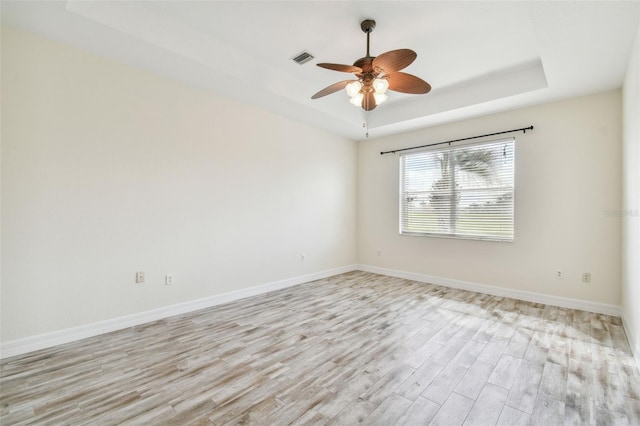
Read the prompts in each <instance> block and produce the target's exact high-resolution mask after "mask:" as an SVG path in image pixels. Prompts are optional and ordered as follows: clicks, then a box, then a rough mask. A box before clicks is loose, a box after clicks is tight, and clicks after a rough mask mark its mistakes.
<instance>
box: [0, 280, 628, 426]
mask: <svg viewBox="0 0 640 426" xmlns="http://www.w3.org/2000/svg"><path fill="white" fill-rule="evenodd" d="M464 422H467V424H498V425H509V426H514V425H516V426H517V425H521V424H523V425H524V424H535V425H538V424H562V423H563V422H564V423H565V424H640V372H639V371H638V368H637V365H636V364H635V360H634V359H633V356H632V354H631V350H630V348H629V345H628V342H627V340H626V336H625V335H624V329H623V328H622V322H621V320H620V318H617V317H611V316H606V315H600V314H593V313H589V312H584V311H577V310H571V309H566V308H558V307H553V306H547V305H542V304H536V303H530V302H523V301H518V300H514V299H508V298H504V297H497V296H491V295H487V294H479V293H472V292H468V291H464V290H459V289H452V288H446V287H439V286H435V285H430V284H424V283H419V282H415V281H410V280H405V279H399V278H393V277H388V276H382V275H376V274H372V273H367V272H361V271H357V272H350V273H346V274H341V275H337V276H334V277H329V278H326V279H322V280H318V281H314V282H309V283H305V284H301V285H298V286H295V287H290V288H286V289H282V290H278V291H274V292H270V293H266V294H262V295H259V296H255V297H250V298H247V299H243V300H238V301H235V302H232V303H227V304H224V305H219V306H214V307H211V308H208V309H203V310H200V311H196V312H191V313H188V314H183V315H178V316H175V317H171V318H165V319H162V320H158V321H153V322H150V323H147V324H142V325H139V326H136V327H131V328H128V329H124V330H118V331H115V332H113V333H108V334H105V335H101V336H97V337H94V338H89V339H85V340H81V341H77V342H72V343H69V344H66V345H60V346H57V347H53V348H48V349H44V350H40V351H36V352H33V353H29V354H25V355H22V356H17V357H13V358H8V359H4V360H2V361H1V362H0V423H1V424H3V425H5V424H7V425H13V424H73V425H95V424H131V425H139V424H154V425H177V424H179V425H211V424H215V425H247V424H249V425H269V426H279V425H288V424H294V425H298V424H305V425H306V424H309V425H312V424H317V425H324V424H333V425H352V424H367V425H369V424H385V425H387V424H389V425H390V424H402V425H411V426H413V425H418V424H446V425H450V424H454V425H456V424H458V425H459V424H462V423H464Z"/></svg>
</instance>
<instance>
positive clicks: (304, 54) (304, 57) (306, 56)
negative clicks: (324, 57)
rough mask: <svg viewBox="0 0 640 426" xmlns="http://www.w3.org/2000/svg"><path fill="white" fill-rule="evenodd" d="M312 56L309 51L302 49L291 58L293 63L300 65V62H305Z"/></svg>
mask: <svg viewBox="0 0 640 426" xmlns="http://www.w3.org/2000/svg"><path fill="white" fill-rule="evenodd" d="M313 58H314V56H313V55H312V54H311V53H309V52H307V51H306V50H303V51H302V52H300V53H298V54H297V55H296V56H294V57H293V58H291V59H292V60H293V61H294V62H295V63H297V64H300V65H302V64H306V63H307V62H309V61H310V60H312V59H313Z"/></svg>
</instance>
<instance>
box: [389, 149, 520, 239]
mask: <svg viewBox="0 0 640 426" xmlns="http://www.w3.org/2000/svg"><path fill="white" fill-rule="evenodd" d="M500 143H509V144H511V145H512V148H511V150H512V159H511V164H512V166H511V167H512V168H511V181H510V182H511V186H510V188H511V191H510V195H511V204H510V205H511V209H510V213H511V216H510V219H511V227H510V228H511V234H510V235H507V236H500V235H498V234H497V233H496V234H493V235H464V234H459V233H445V232H419V231H418V232H416V231H406V230H404V228H405V224H406V221H405V212H404V209H405V206H406V203H405V198H406V194H407V193H408V192H417V191H406V190H405V187H406V181H405V176H404V175H405V166H404V161H405V160H404V159H405V158H406V157H408V156H411V155H420V154H425V153H428V152H433V153H441V152H455V151H459V150H461V149H464V148H477V147H481V146H484V145H493V144H500ZM398 164H399V179H398V180H399V188H398V189H399V194H398V195H399V196H398V201H399V202H398V213H399V220H398V232H399V234H400V235H401V236H410V237H432V238H447V239H462V240H472V241H474V240H475V241H494V242H514V241H515V234H516V233H515V223H516V220H515V198H516V197H515V195H516V176H515V175H516V170H515V168H516V138H515V137H509V138H501V139H492V140H484V141H478V142H472V143H466V144H456V145H449V146H446V147H444V148H443V147H433V148H431V149H429V148H426V149H420V150H415V151H411V152H407V153H404V154H400V157H399V163H398ZM454 174H455V172H454ZM507 187H508V186H507ZM498 188H499V187H495V186H488V187H486V188H481V190H482V189H484V190H495V189H498ZM502 188H505V187H504V186H503V187H502ZM428 191H429V190H424V191H423V192H428ZM455 191H456V190H455V187H454V189H452V193H453V194H455ZM467 191H468V190H467ZM463 192H464V190H461V191H460V193H461V194H462V193H463ZM449 213H450V215H451V216H453V214H454V210H453V208H451V209H450V210H449ZM450 220H451V219H450Z"/></svg>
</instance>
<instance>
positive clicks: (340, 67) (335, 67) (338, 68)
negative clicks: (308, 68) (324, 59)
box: [316, 63, 362, 74]
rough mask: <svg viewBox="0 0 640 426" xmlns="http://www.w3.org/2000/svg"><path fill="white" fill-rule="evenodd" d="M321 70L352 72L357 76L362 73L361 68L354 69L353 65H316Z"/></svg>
mask: <svg viewBox="0 0 640 426" xmlns="http://www.w3.org/2000/svg"><path fill="white" fill-rule="evenodd" d="M316 65H318V66H319V67H321V68H326V69H328V70H333V71H340V72H352V73H356V74H359V73H361V72H362V68H359V67H354V66H353V65H342V64H324V63H323V64H316Z"/></svg>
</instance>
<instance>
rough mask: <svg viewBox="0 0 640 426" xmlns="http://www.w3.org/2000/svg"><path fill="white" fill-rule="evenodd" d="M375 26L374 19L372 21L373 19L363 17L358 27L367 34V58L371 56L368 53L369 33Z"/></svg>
mask: <svg viewBox="0 0 640 426" xmlns="http://www.w3.org/2000/svg"><path fill="white" fill-rule="evenodd" d="M375 27H376V21H374V20H373V19H365V20H364V21H362V22H360V28H361V29H362V32H364V33H366V34H367V56H366V57H367V58H370V57H371V55H370V54H369V35H370V34H371V32H372V31H373V29H374V28H375Z"/></svg>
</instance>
